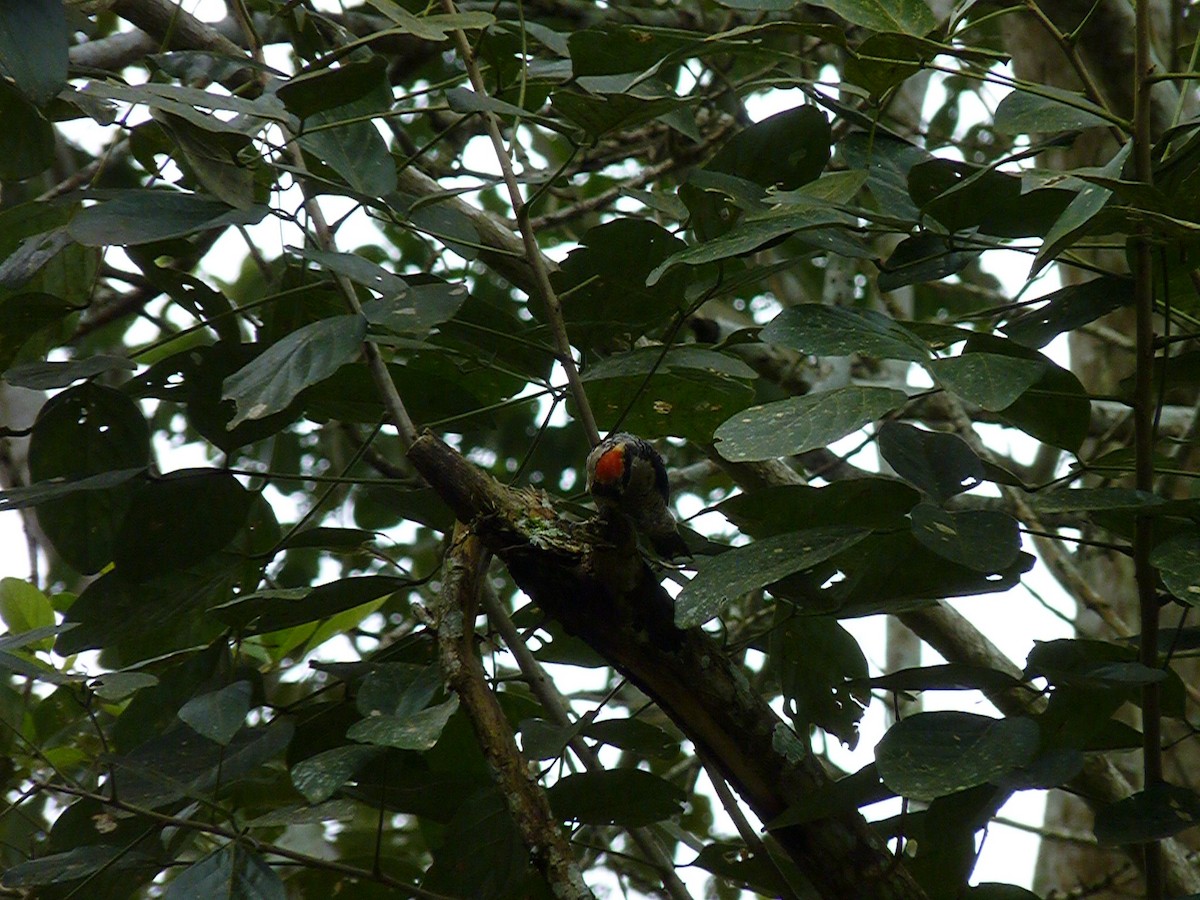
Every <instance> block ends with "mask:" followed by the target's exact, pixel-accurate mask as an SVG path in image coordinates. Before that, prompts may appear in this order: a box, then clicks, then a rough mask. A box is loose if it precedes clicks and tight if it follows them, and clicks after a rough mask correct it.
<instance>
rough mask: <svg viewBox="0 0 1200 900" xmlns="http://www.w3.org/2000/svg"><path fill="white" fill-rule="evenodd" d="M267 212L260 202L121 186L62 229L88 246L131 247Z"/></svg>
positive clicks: (246, 221)
mask: <svg viewBox="0 0 1200 900" xmlns="http://www.w3.org/2000/svg"><path fill="white" fill-rule="evenodd" d="M268 212H269V210H268V209H267V207H265V206H253V207H251V208H250V209H235V208H233V207H232V206H228V205H227V204H225V203H222V202H221V201H219V200H210V199H209V198H207V197H201V196H199V195H198V194H185V193H183V192H181V191H166V190H161V191H155V190H127V191H121V192H120V193H118V194H116V195H115V196H114V197H113V198H112V199H111V200H106V201H104V202H103V203H98V204H97V205H95V206H89V207H88V208H87V209H84V210H80V212H79V214H78V215H77V216H75V218H74V219H72V220H71V224H70V226H68V228H69V230H70V232H71V237H73V238H75V240H77V241H79V243H81V244H84V245H85V246H88V247H105V246H110V245H111V246H132V245H136V244H150V243H154V242H157V241H165V240H167V239H169V238H178V237H186V236H187V235H189V234H195V233H197V232H199V231H208V230H210V229H213V228H226V227H228V226H230V225H253V224H255V223H256V222H259V221H261V220H262V218H263V217H264V216H265V215H266V214H267V213H268Z"/></svg>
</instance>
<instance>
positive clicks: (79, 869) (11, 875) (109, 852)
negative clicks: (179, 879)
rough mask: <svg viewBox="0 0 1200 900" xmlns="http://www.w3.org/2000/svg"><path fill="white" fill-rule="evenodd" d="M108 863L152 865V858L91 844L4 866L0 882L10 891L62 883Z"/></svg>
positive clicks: (127, 865) (85, 874) (153, 863)
mask: <svg viewBox="0 0 1200 900" xmlns="http://www.w3.org/2000/svg"><path fill="white" fill-rule="evenodd" d="M110 866H116V867H118V868H120V869H131V868H138V867H142V866H146V867H149V866H155V867H156V864H155V862H154V860H152V859H151V858H150V857H148V856H146V855H145V854H144V853H140V852H138V851H137V850H133V851H130V850H129V849H128V848H126V847H110V846H108V845H107V844H92V845H89V846H82V847H76V848H74V849H72V850H68V851H67V852H65V853H50V854H47V855H46V856H42V857H39V858H38V859H31V860H29V861H27V862H23V863H18V864H17V865H15V866H10V867H9V868H7V869H5V871H4V875H3V876H0V884H3V885H4V886H5V887H6V888H12V889H14V890H16V889H18V888H27V887H37V886H39V885H44V884H62V883H63V882H65V881H76V880H78V879H80V878H85V877H87V876H88V875H92V874H94V873H96V872H99V871H101V870H103V869H107V868H109V867H110Z"/></svg>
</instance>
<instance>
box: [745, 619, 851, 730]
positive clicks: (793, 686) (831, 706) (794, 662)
mask: <svg viewBox="0 0 1200 900" xmlns="http://www.w3.org/2000/svg"><path fill="white" fill-rule="evenodd" d="M768 648H769V649H768V659H769V665H770V667H771V670H772V671H773V672H774V673H775V674H776V675H777V676H778V678H779V685H780V691H781V692H782V693H783V698H784V712H786V713H787V714H788V715H789V716H790V717H791V718H792V721H793V723H794V725H795V730H796V732H797V733H798V734H807V733H808V730H809V728H810V726H812V725H816V726H817V727H819V728H823V729H824V730H825V731H827V732H829V733H830V734H831V735H833V736H834V737H836V738H837V739H838V740H840V741H841V742H842V743H843V744H845V745H846V746H848V747H850V748H854V747H855V746H857V744H858V723H859V720H860V719H861V718H862V716H863V713H864V712H865V711H866V704H867V703H868V702H869V701H870V699H871V695H870V691H868V690H864V689H863V688H862V687H861V685H860V684H859V683H855V682H856V681H858V682H861V680H862V679H865V678H866V677H867V659H866V657H865V656H863V652H862V649H861V648H860V647H859V646H858V641H856V640H855V639H854V637H853V636H852V635H851V634H850V633H849V632H848V631H846V630H845V629H844V628H843V627H842V626H841V625H840V624H838V622H837V621H836V620H835V619H830V618H826V617H824V616H801V615H797V614H796V612H795V610H794V609H792V608H791V606H790V605H789V604H785V603H780V604H777V605H776V614H775V624H774V625H773V626H772V628H771V633H770V637H769V639H768Z"/></svg>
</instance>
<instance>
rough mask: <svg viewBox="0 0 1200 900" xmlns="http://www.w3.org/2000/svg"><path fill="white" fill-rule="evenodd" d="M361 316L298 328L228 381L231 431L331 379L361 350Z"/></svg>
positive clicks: (363, 329)
mask: <svg viewBox="0 0 1200 900" xmlns="http://www.w3.org/2000/svg"><path fill="white" fill-rule="evenodd" d="M366 335H367V320H366V319H364V318H363V317H362V316H354V315H348V316H333V317H332V318H328V319H321V320H320V321H319V322H313V323H312V324H310V325H305V326H304V327H303V328H297V329H296V330H295V331H293V332H292V333H291V334H289V335H287V336H286V337H284V338H282V339H281V340H279V341H278V342H277V343H275V344H273V345H271V346H270V347H268V348H267V350H266V351H264V352H263V354H262V355H261V356H259V357H258V358H257V359H254V360H253V361H251V362H249V363H247V364H246V365H244V366H242V368H240V369H238V370H237V371H236V372H234V373H233V374H232V375H230V376H229V377H228V378H226V379H225V390H224V393H223V395H222V397H223V399H225V400H232V401H233V402H234V403H235V404H236V405H237V413H236V414H235V415H234V417H233V419H232V420H230V422H229V426H228V427H230V428H236V427H237V426H238V425H240V424H241V423H242V422H245V421H248V420H251V419H262V418H265V417H266V416H269V415H271V414H272V413H276V412H279V411H280V410H283V409H286V408H287V406H288V404H289V403H291V402H292V400H293V399H295V397H296V395H297V394H299V393H300V392H301V391H302V390H304V389H305V388H306V387H308V386H310V385H313V384H316V383H317V382H318V381H323V380H324V379H326V378H328V377H329V376H330V375H332V374H333V373H334V372H336V371H337V370H338V369H340V368H341V367H342V366H343V365H344V364H346V363H348V362H350V360H352V359H353V358H354V357H355V356H356V355H357V354H358V351H359V347H360V346H361V344H362V341H363V338H365V337H366Z"/></svg>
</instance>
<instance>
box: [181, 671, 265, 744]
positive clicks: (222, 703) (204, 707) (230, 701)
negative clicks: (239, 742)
mask: <svg viewBox="0 0 1200 900" xmlns="http://www.w3.org/2000/svg"><path fill="white" fill-rule="evenodd" d="M251 690H252V689H251V685H250V682H248V681H235V682H234V683H233V684H231V685H228V686H226V687H223V688H221V689H220V690H219V691H212V692H210V693H207V694H201V695H200V696H199V697H193V698H192V699H191V700H189V701H188V702H187V703H185V704H184V705H183V706H182V707H181V708H180V710H179V718H180V719H182V720H183V721H184V722H186V723H187V724H188V725H190V726H191V727H192V730H193V731H195V732H196V733H197V734H202V735H204V736H205V737H206V738H208V739H209V740H210V741H215V742H216V743H218V744H220V745H221V746H227V745H228V744H229V742H230V741H231V740H233V736H234V735H235V734H237V733H238V731H240V730H241V728H242V726H243V725H244V724H245V723H246V713H247V712H249V711H250V694H251Z"/></svg>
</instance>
